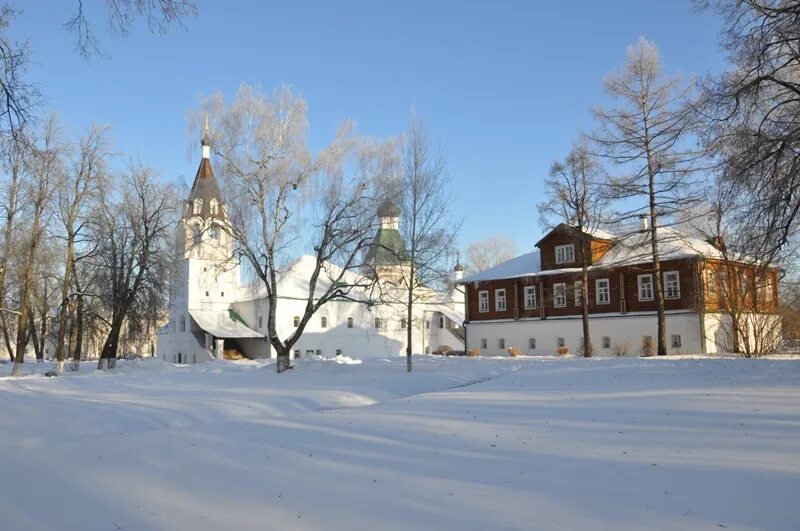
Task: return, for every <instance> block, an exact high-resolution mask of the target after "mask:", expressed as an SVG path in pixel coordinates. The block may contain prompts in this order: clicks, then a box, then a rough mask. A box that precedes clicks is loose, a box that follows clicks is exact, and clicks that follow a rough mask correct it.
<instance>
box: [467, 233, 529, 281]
mask: <svg viewBox="0 0 800 531" xmlns="http://www.w3.org/2000/svg"><path fill="white" fill-rule="evenodd" d="M466 254H467V256H466V263H465V265H464V269H465V270H466V271H467V272H468V273H469V274H473V273H478V272H480V271H486V270H487V269H490V268H492V267H494V266H496V265H500V264H502V263H503V262H507V261H508V260H511V259H512V258H514V257H515V256H517V254H519V250H518V248H517V243H516V242H515V241H514V240H512V239H511V238H506V237H503V236H500V235H496V236H490V237H489V238H486V239H485V240H480V241H477V242H475V243H473V244H471V245H470V246H469V247H467V253H466Z"/></svg>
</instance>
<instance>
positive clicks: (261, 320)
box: [258, 315, 264, 328]
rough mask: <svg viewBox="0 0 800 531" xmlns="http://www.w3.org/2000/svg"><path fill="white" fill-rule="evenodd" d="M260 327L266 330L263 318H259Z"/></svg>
mask: <svg viewBox="0 0 800 531" xmlns="http://www.w3.org/2000/svg"><path fill="white" fill-rule="evenodd" d="M258 327H259V328H264V318H263V317H262V316H260V315H259V316H258Z"/></svg>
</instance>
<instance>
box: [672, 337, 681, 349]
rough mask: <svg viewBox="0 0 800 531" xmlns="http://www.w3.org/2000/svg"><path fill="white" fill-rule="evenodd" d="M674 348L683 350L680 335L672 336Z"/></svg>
mask: <svg viewBox="0 0 800 531" xmlns="http://www.w3.org/2000/svg"><path fill="white" fill-rule="evenodd" d="M672 348H681V335H680V334H672Z"/></svg>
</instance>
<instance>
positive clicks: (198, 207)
mask: <svg viewBox="0 0 800 531" xmlns="http://www.w3.org/2000/svg"><path fill="white" fill-rule="evenodd" d="M202 210H203V200H202V199H195V200H194V213H195V214H200V212H201V211H202Z"/></svg>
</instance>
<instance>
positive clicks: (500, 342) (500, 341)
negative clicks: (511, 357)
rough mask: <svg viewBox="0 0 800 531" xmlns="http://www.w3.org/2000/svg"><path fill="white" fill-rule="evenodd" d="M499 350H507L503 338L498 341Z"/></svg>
mask: <svg viewBox="0 0 800 531" xmlns="http://www.w3.org/2000/svg"><path fill="white" fill-rule="evenodd" d="M497 348H499V349H501V350H502V349H504V348H506V340H505V339H503V338H502V337H501V338H500V339H498V340H497Z"/></svg>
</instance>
